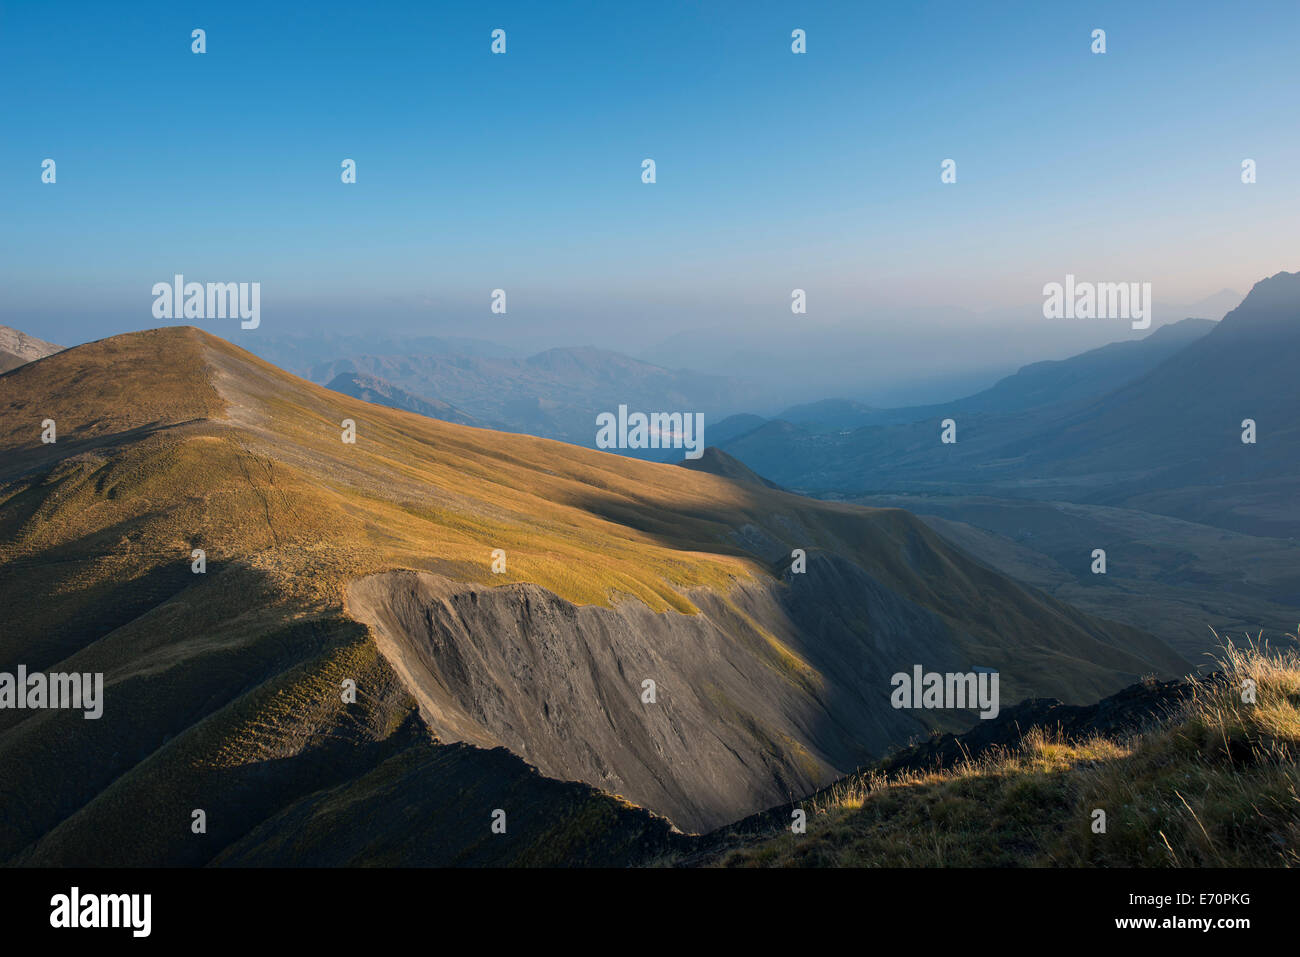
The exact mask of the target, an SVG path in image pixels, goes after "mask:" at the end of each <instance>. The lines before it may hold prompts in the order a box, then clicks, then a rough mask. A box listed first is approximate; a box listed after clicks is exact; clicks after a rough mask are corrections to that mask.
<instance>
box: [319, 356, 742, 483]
mask: <svg viewBox="0 0 1300 957" xmlns="http://www.w3.org/2000/svg"><path fill="white" fill-rule="evenodd" d="M309 377H310V378H311V379H312V380H314V381H316V382H320V383H326V384H328V385H329V387H330V388H332V389H337V390H338V391H341V392H345V393H347V394H348V395H354V396H358V397H362V398H366V399H367V400H368V401H375V402H380V403H382V404H384V405H387V406H390V407H392V408H397V409H404V410H406V411H410V412H419V413H420V414H422V415H433V416H434V417H435V418H442V419H447V420H448V421H454V422H462V423H465V424H479V425H483V426H486V427H490V428H494V429H499V430H503V431H509V432H520V433H524V434H528V435H536V436H540V437H543V438H548V439H559V440H561V441H564V442H571V443H573V444H574V445H581V446H584V447H587V448H593V447H594V446H595V439H596V416H597V415H599V414H600V413H602V412H616V411H617V409H618V406H619V405H620V404H624V405H627V406H628V408H629V409H630V410H640V411H643V412H651V411H663V412H700V413H703V414H704V416H705V421H706V439H709V440H711V438H710V437H709V433H708V431H707V423H708V422H712V421H718V420H720V419H722V418H724V417H725V416H727V415H728V414H729V413H731V412H734V411H736V410H737V409H742V408H753V407H754V406H762V405H763V404H764V403H765V401H766V399H765V397H764V390H763V388H762V386H761V385H760V384H758V383H749V382H744V381H741V380H737V379H728V378H724V377H722V376H711V375H706V374H703V373H699V372H690V371H683V370H673V369H665V368H662V367H660V366H655V365H651V364H650V363H647V362H641V361H639V360H637V359H632V358H630V357H628V356H625V355H621V354H619V353H616V352H607V351H604V350H601V349H592V348H574V349H549V350H547V351H545V352H540V353H538V354H536V355H532V356H526V357H522V358H508V357H499V356H473V355H464V354H436V353H429V354H420V353H411V354H401V355H375V354H365V355H356V356H351V357H347V358H338V359H333V360H331V361H329V362H322V363H318V364H316V365H314V366H312V368H311V369H310V370H309ZM363 392H364V394H363ZM627 454H630V455H638V456H639V457H643V458H652V459H658V460H660V461H671V460H675V459H676V458H679V457H680V453H674V452H660V451H657V450H653V451H644V452H641V453H636V452H635V451H633V450H628V452H627Z"/></svg>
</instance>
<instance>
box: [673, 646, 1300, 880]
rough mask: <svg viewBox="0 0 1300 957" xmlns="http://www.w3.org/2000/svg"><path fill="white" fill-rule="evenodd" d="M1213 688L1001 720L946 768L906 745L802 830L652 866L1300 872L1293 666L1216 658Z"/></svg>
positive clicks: (771, 832)
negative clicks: (998, 735) (1245, 693)
mask: <svg viewBox="0 0 1300 957" xmlns="http://www.w3.org/2000/svg"><path fill="white" fill-rule="evenodd" d="M1246 678H1251V679H1253V680H1254V681H1256V682H1257V686H1258V693H1257V698H1256V701H1255V702H1254V703H1246V702H1244V701H1243V700H1242V690H1241V689H1242V683H1243V681H1244V679H1246ZM1219 679H1220V680H1215V681H1206V682H1200V683H1195V684H1191V685H1183V686H1181V687H1173V688H1167V687H1159V686H1150V687H1148V688H1147V689H1143V688H1140V687H1139V688H1132V689H1128V690H1127V691H1126V692H1125V693H1124V694H1122V695H1120V696H1117V697H1116V699H1113V700H1110V701H1107V702H1102V703H1101V704H1100V705H1099V706H1097V707H1095V708H1088V709H1077V710H1078V711H1079V712H1082V713H1081V714H1076V713H1071V709H1061V708H1052V707H1047V708H1043V709H1041V710H1042V712H1043V713H1042V714H1041V716H1039V717H1038V718H1037V719H1035V718H1034V717H1033V716H1032V714H1031V713H1029V712H1028V711H1027V713H1026V714H1023V715H1016V716H1015V718H1016V722H1015V725H1016V726H1015V727H1012V726H1011V724H1010V723H1008V725H1007V728H1006V730H1007V732H1008V734H1007V736H1006V739H1005V743H1003V744H998V745H993V746H988V747H984V748H980V747H978V746H976V745H973V744H970V745H967V746H964V747H953V748H952V749H951V750H952V751H953V753H954V755H955V756H956V757H955V760H953V759H950V760H948V761H939V760H936V758H935V755H934V753H933V749H932V748H918V749H913V751H911V752H902V753H900V754H898V755H895V756H894V758H893V759H892V761H890V762H885V763H882V765H880V766H879V767H876V768H871V769H868V770H865V771H863V772H861V773H859V774H855V775H853V776H851V777H849V778H846V779H845V780H843V781H839V782H837V783H836V784H835V785H833V786H832V787H830V788H828V789H826V790H825V791H823V792H821V793H819V794H817V795H815V796H813V797H812V798H811V799H810V800H808V801H806V802H803V804H802V806H803V807H804V809H805V811H806V813H807V818H808V825H807V832H806V833H805V834H800V835H795V834H793V833H792V832H791V831H790V829H789V822H790V820H791V815H790V810H791V809H790V808H785V809H779V810H775V811H773V812H772V813H770V814H768V815H765V816H763V817H762V818H756V819H755V820H754V821H752V822H748V823H747V824H746V825H744V826H737V827H736V828H732V829H727V830H726V831H724V832H722V833H719V834H717V835H711V836H710V838H709V839H707V840H706V841H705V842H702V844H703V846H702V847H697V848H693V849H681V848H679V849H675V850H674V851H673V852H670V853H669V855H668V856H667V857H666V858H664V859H663V860H664V861H669V862H676V863H684V864H690V865H696V866H698V865H701V864H704V865H718V864H721V865H725V866H730V867H738V866H741V867H743V866H749V867H773V866H778V867H780V866H802V867H822V866H853V867H862V866H866V867H1006V866H1040V867H1041V866H1053V867H1062V866H1064V867H1170V866H1173V867H1238V868H1257V867H1269V866H1273V867H1278V866H1285V867H1295V866H1297V865H1300V853H1298V852H1297V848H1300V765H1298V764H1297V759H1298V758H1300V657H1297V655H1296V653H1295V651H1294V650H1293V649H1292V650H1286V651H1280V652H1278V651H1267V650H1265V651H1260V650H1258V649H1253V648H1252V649H1248V650H1245V651H1241V650H1235V649H1229V651H1228V654H1227V660H1226V662H1225V667H1224V670H1223V672H1221V673H1220V674H1219ZM1169 692H1174V694H1170V693H1169ZM1144 701H1145V702H1148V704H1146V705H1145V706H1144V704H1143V702H1144ZM1011 717H1012V715H1010V714H1008V715H1007V718H1008V719H1010V718H1011ZM950 743H953V742H950ZM1098 811H1102V812H1104V814H1105V819H1104V830H1100V831H1099V830H1097V829H1095V826H1096V824H1098V823H1101V822H1100V819H1099V818H1098V817H1097V812H1098Z"/></svg>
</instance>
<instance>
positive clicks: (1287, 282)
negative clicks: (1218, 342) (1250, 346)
mask: <svg viewBox="0 0 1300 957" xmlns="http://www.w3.org/2000/svg"><path fill="white" fill-rule="evenodd" d="M1221 327H1222V328H1221V330H1220V331H1221V332H1224V333H1230V334H1243V333H1245V334H1249V333H1251V332H1255V331H1268V332H1269V333H1270V334H1276V333H1277V332H1280V331H1286V332H1289V333H1300V272H1280V273H1277V274H1276V275H1273V276H1269V277H1268V278H1267V279H1261V280H1260V281H1259V282H1257V283H1255V285H1254V286H1252V287H1251V290H1250V292H1249V293H1247V295H1246V298H1245V299H1243V300H1242V301H1241V305H1240V306H1238V307H1237V308H1236V309H1234V310H1232V312H1230V313H1228V314H1227V315H1226V316H1224V317H1223V322H1222V323H1221Z"/></svg>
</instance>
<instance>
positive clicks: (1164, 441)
mask: <svg viewBox="0 0 1300 957" xmlns="http://www.w3.org/2000/svg"><path fill="white" fill-rule="evenodd" d="M1297 362H1300V274H1294V273H1279V274H1277V275H1275V276H1273V277H1271V278H1269V279H1265V280H1262V281H1261V282H1259V283H1257V284H1256V285H1255V287H1254V288H1253V289H1252V290H1251V292H1250V294H1249V295H1248V296H1247V297H1246V298H1245V300H1243V301H1242V303H1241V305H1240V306H1238V307H1237V308H1236V309H1234V310H1233V311H1232V312H1230V313H1229V314H1228V315H1227V316H1226V317H1225V318H1224V319H1223V320H1222V321H1221V322H1219V323H1217V324H1207V323H1205V322H1197V321H1188V322H1182V323H1178V324H1176V325H1174V326H1170V327H1167V328H1165V329H1161V330H1158V331H1157V332H1156V333H1154V334H1152V335H1151V336H1149V337H1148V338H1147V339H1144V340H1142V341H1141V342H1134V343H1118V344H1116V345H1114V346H1108V347H1105V348H1103V349H1098V350H1094V351H1092V352H1089V353H1085V354H1084V355H1081V356H1076V357H1074V358H1073V359H1069V360H1065V361H1063V362H1058V363H1038V364H1035V365H1033V366H1029V367H1026V368H1025V369H1022V370H1021V371H1020V372H1019V373H1017V374H1016V375H1014V376H1011V377H1009V378H1007V379H1004V380H1003V381H1002V382H999V383H998V384H997V385H995V386H994V387H993V388H991V389H989V390H986V391H985V392H982V393H979V394H978V395H975V396H971V397H970V398H968V399H961V400H956V401H954V402H952V403H948V404H945V405H938V406H928V407H924V408H919V409H905V410H888V411H886V412H883V413H882V412H876V411H875V410H870V409H863V408H859V407H852V406H846V405H845V404H843V403H833V404H830V405H828V406H813V407H803V408H801V409H795V410H792V416H793V418H794V419H796V420H797V421H789V420H788V419H785V418H781V419H776V420H771V421H767V422H764V423H763V424H761V425H759V426H758V427H757V428H753V429H750V430H748V431H744V432H743V433H742V434H737V435H735V436H734V437H732V438H730V439H727V440H725V441H723V442H722V443H721V447H722V448H724V449H725V450H726V451H728V452H729V453H730V454H732V455H733V456H735V457H736V458H738V459H740V460H741V461H742V462H744V463H745V464H746V465H748V466H749V467H750V468H752V469H754V470H755V471H756V472H758V473H759V474H761V475H764V476H765V477H767V478H769V479H771V480H773V481H775V482H777V483H778V484H780V485H782V486H784V487H787V488H795V489H800V490H805V491H813V492H836V493H841V494H843V493H865V492H876V491H929V492H945V493H952V492H962V493H967V494H971V493H977V492H978V493H981V494H994V495H1014V496H1022V497H1036V498H1059V499H1066V500H1069V501H1077V502H1096V503H1099V504H1109V505H1128V506H1138V507H1142V508H1145V509H1147V510H1150V511H1157V512H1160V513H1162V514H1168V515H1173V516H1177V517H1182V518H1189V519H1192V520H1195V521H1203V522H1208V523H1210V524H1219V525H1222V526H1223V527H1226V528H1232V529H1234V530H1237V531H1242V532H1246V533H1249V534H1265V535H1284V536H1290V535H1298V534H1300V514H1297V513H1296V512H1295V510H1294V509H1292V508H1290V507H1289V506H1290V504H1291V503H1292V502H1293V501H1294V500H1295V499H1294V495H1295V493H1296V491H1297V488H1296V479H1293V478H1292V476H1293V475H1296V474H1297V472H1296V466H1297V465H1300V451H1298V450H1300V445H1298V444H1297V439H1298V438H1300V431H1298V430H1300V423H1297V415H1296V413H1297V411H1300V404H1298V403H1297V399H1296V395H1295V392H1294V391H1293V390H1291V389H1288V388H1287V387H1286V386H1285V383H1286V382H1288V381H1289V380H1290V379H1291V378H1292V377H1293V375H1294V369H1295V368H1296V365H1297ZM946 418H953V419H954V420H955V422H956V429H957V442H956V443H955V444H943V443H941V442H940V422H941V420H943V419H946ZM1246 419H1252V420H1254V421H1255V422H1256V425H1257V429H1258V441H1257V443H1256V444H1253V445H1250V444H1243V442H1242V433H1243V425H1242V423H1243V421H1244V420H1246ZM724 425H725V423H724ZM736 431H739V430H736ZM1211 487H1212V488H1214V489H1215V491H1214V493H1213V494H1207V492H1206V489H1207V488H1211Z"/></svg>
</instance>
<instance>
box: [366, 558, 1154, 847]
mask: <svg viewBox="0 0 1300 957" xmlns="http://www.w3.org/2000/svg"><path fill="white" fill-rule="evenodd" d="M690 597H691V599H692V600H693V601H694V602H695V604H696V605H697V607H698V608H699V609H700V613H699V614H695V615H684V614H680V613H677V612H673V611H669V612H665V613H661V614H660V613H655V612H653V611H651V610H650V609H649V608H648V607H647V606H645V605H644V604H642V603H641V602H639V601H636V600H623V601H619V602H617V603H616V604H615V605H614V606H613V607H612V608H609V607H600V606H576V605H573V604H571V603H570V602H568V601H566V600H564V599H562V598H560V597H558V596H556V595H555V594H553V593H551V592H549V591H547V590H545V589H543V588H540V587H537V586H535V585H531V584H511V585H505V586H501V587H496V588H488V587H483V586H478V585H469V584H465V583H461V582H454V581H451V580H449V579H446V578H442V577H439V576H436V575H431V574H426V573H417V572H410V571H399V572H390V573H385V574H381V575H374V576H370V577H368V578H364V579H361V580H359V581H357V582H354V583H353V584H352V585H351V587H350V589H349V596H348V606H349V612H350V613H351V614H352V615H353V616H354V617H356V618H357V619H358V620H360V621H362V622H364V623H366V624H367V625H369V626H370V628H371V630H372V633H373V634H374V635H375V638H376V641H377V642H378V643H379V646H380V648H381V650H382V651H383V652H384V654H385V656H386V657H387V658H388V659H389V661H390V662H391V663H392V664H393V666H394V668H395V669H396V670H397V672H398V674H399V675H400V676H401V677H402V678H403V680H404V681H405V682H406V684H407V686H408V687H409V688H410V689H411V691H412V693H413V694H414V695H415V697H416V698H417V700H418V701H419V703H420V708H421V713H422V715H423V717H424V719H425V721H426V722H427V723H428V724H429V725H430V727H431V728H432V729H433V730H434V732H435V733H436V734H437V735H438V737H439V738H440V739H442V740H444V741H464V742H468V743H470V744H475V745H478V746H480V747H496V746H504V747H506V748H508V749H510V750H511V751H512V752H514V753H515V754H518V755H519V756H520V757H522V758H523V759H524V760H526V761H528V762H529V763H530V764H533V765H535V766H536V767H537V768H538V769H539V770H540V771H541V772H542V773H543V774H545V775H547V776H549V777H553V778H558V779H562V780H578V781H583V782H586V783H588V784H592V785H594V786H596V787H599V788H602V789H604V790H607V791H611V792H614V793H618V794H621V795H623V796H624V797H626V798H627V799H628V800H630V801H632V802H634V803H636V804H639V805H642V806H644V807H646V808H649V809H651V810H653V811H655V812H658V813H660V814H663V815H665V816H666V817H668V818H670V819H671V820H672V821H673V822H674V823H675V824H677V825H678V826H679V827H681V828H682V829H684V830H690V831H703V830H708V829H710V828H713V827H717V826H720V825H722V824H725V823H729V822H731V821H734V820H737V819H739V818H741V817H744V816H745V815H747V814H750V813H753V812H755V811H758V810H762V809H764V808H767V807H771V806H773V805H776V804H782V803H785V802H787V801H790V800H793V799H796V798H799V797H802V796H804V795H806V794H808V793H810V792H812V791H814V790H816V789H817V788H818V787H820V786H823V785H825V784H827V783H829V782H830V781H832V780H834V779H835V778H837V777H840V776H842V775H843V774H844V773H846V772H849V771H851V770H853V769H854V768H855V767H857V766H858V765H860V764H863V763H865V762H867V761H869V760H871V759H873V758H875V757H878V756H879V755H881V754H883V753H884V752H885V751H886V750H888V749H889V748H891V747H893V746H897V745H900V744H905V743H907V742H908V740H909V739H910V738H912V737H913V736H922V735H924V734H925V733H927V732H928V731H929V730H930V729H931V728H936V727H938V728H947V727H949V726H953V727H964V726H968V725H969V723H970V721H971V720H972V718H973V713H972V712H970V711H966V712H946V713H939V712H935V711H910V710H895V709H894V708H893V707H892V706H891V705H890V702H889V695H890V691H891V690H892V689H891V685H890V677H891V676H892V675H893V674H894V673H895V672H899V671H910V670H911V668H912V667H913V665H914V664H922V665H924V666H925V668H926V669H927V670H937V671H967V670H969V669H970V667H971V666H972V664H984V663H985V662H984V661H972V660H971V658H972V655H976V654H978V655H981V656H983V657H984V658H988V657H989V654H988V653H987V651H986V650H984V649H987V648H988V647H990V643H989V640H988V637H987V636H988V631H987V628H985V629H984V630H983V631H979V630H976V631H967V630H966V629H965V628H964V627H963V626H962V625H961V624H960V623H959V622H956V621H954V619H953V617H952V616H951V615H950V614H945V613H944V610H943V608H937V609H936V608H935V607H927V606H926V605H923V604H921V603H919V602H918V601H915V600H913V599H912V598H911V597H909V596H906V595H904V594H900V593H899V590H898V589H897V588H896V587H893V586H891V585H889V584H886V583H885V582H884V581H882V580H878V579H877V578H875V577H873V576H872V575H871V574H870V573H868V572H867V571H866V570H864V569H863V568H861V567H860V566H859V565H857V564H855V563H853V562H850V561H847V560H844V559H842V558H838V557H835V556H831V555H825V554H818V555H813V556H810V561H809V568H808V573H807V574H801V575H789V574H787V575H785V576H784V579H769V580H766V581H756V582H753V583H751V584H746V585H743V586H738V587H736V588H734V589H733V590H732V591H731V593H729V594H727V595H725V596H724V595H718V594H715V593H713V592H710V591H707V590H704V589H700V590H697V591H695V592H692V593H691V596H690ZM930 597H931V600H932V602H933V603H934V604H942V600H941V599H940V598H937V597H934V596H930ZM1040 598H1041V596H1036V595H1033V594H1031V593H1026V592H1024V591H1020V590H1016V591H1015V592H1013V593H1011V594H1010V595H1009V596H1008V597H1004V596H989V597H988V599H987V603H988V605H989V607H990V608H991V609H992V610H993V612H994V615H993V617H994V618H995V619H996V618H1002V619H1006V620H1008V621H1011V622H1012V623H1013V624H1014V626H1015V627H1014V629H1013V630H1014V631H1016V632H1017V633H1026V632H1031V631H1032V630H1033V628H1034V627H1035V626H1041V627H1049V628H1055V629H1056V630H1057V631H1058V632H1060V633H1066V632H1068V631H1069V630H1070V629H1072V628H1073V629H1075V630H1076V631H1077V635H1076V636H1071V635H1066V636H1065V637H1066V638H1067V639H1068V638H1073V639H1074V641H1075V643H1076V645H1077V646H1078V647H1079V648H1082V649H1084V650H1085V652H1086V648H1084V646H1085V645H1087V644H1088V643H1089V642H1094V643H1095V644H1096V645H1097V646H1098V647H1099V648H1100V647H1104V649H1105V651H1106V653H1107V654H1108V655H1109V656H1111V658H1112V659H1113V660H1112V661H1111V662H1108V663H1107V665H1108V667H1105V668H1096V669H1094V670H1095V674H1091V673H1090V675H1089V677H1090V678H1091V679H1095V680H1096V681H1097V682H1098V683H1100V684H1102V685H1104V684H1107V683H1109V682H1111V681H1113V682H1114V683H1115V685H1116V686H1118V685H1120V684H1122V683H1123V682H1124V680H1125V678H1126V677H1127V676H1128V675H1132V674H1135V673H1140V672H1141V671H1142V670H1150V664H1149V663H1148V662H1143V661H1142V660H1140V659H1139V658H1137V657H1135V656H1134V655H1131V654H1128V653H1126V652H1125V651H1121V650H1119V649H1117V648H1116V647H1115V646H1114V645H1113V644H1108V643H1105V642H1102V641H1096V639H1095V637H1093V636H1090V635H1089V633H1088V632H1087V631H1086V630H1084V629H1083V628H1080V627H1079V626H1078V625H1074V624H1069V625H1067V624H1065V623H1064V619H1059V620H1058V619H1057V613H1056V609H1054V608H1050V607H1044V606H1043V605H1042V604H1041V601H1040ZM944 600H948V599H944ZM1085 625H1086V626H1091V627H1094V628H1095V625H1096V622H1095V621H1092V622H1086V623H1085ZM1129 633H1131V634H1138V633H1134V632H1131V630H1129ZM1059 637H1060V636H1059V635H1058V639H1059ZM1144 637H1145V636H1144ZM1037 653H1041V650H1039V652H1037ZM1008 663H1009V664H1011V670H1012V671H1014V668H1015V666H1014V663H1013V662H1011V660H1010V659H1008ZM994 664H995V665H997V664H999V662H996V661H995V662H994ZM1081 667H1082V666H1081ZM1126 669H1133V670H1131V671H1130V670H1126ZM1083 670H1084V671H1087V668H1086V667H1084V668H1083ZM1008 678H1009V679H1010V680H1009V683H1010V685H1011V689H1014V687H1015V676H1014V674H1009V675H1008ZM646 679H650V680H653V681H654V682H655V689H656V700H655V702H654V703H647V702H645V701H643V682H644V681H645V680H646ZM1128 680H1131V678H1128ZM1011 689H1008V687H1007V683H1004V688H1003V694H1004V699H1006V700H1011V698H1010V695H1009V694H1008V691H1009V690H1011Z"/></svg>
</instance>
